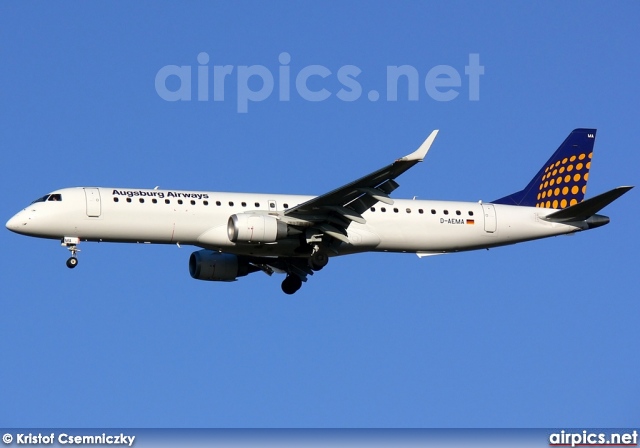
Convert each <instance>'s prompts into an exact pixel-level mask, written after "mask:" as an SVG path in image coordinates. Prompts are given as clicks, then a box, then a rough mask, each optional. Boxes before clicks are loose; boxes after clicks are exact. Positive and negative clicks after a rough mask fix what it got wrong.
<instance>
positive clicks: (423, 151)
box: [398, 129, 438, 162]
mask: <svg viewBox="0 0 640 448" xmlns="http://www.w3.org/2000/svg"><path fill="white" fill-rule="evenodd" d="M436 135H438V129H436V130H435V131H433V132H432V133H431V135H429V137H427V139H426V140H425V141H424V142H423V143H422V145H420V147H419V148H418V149H417V150H415V151H414V152H412V153H411V154H409V155H408V156H404V157H402V158H400V159H398V162H414V161H415V162H422V160H423V159H424V157H425V156H426V155H427V152H428V151H429V148H431V144H432V143H433V141H434V140H435V139H436Z"/></svg>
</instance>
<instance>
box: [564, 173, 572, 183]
mask: <svg viewBox="0 0 640 448" xmlns="http://www.w3.org/2000/svg"><path fill="white" fill-rule="evenodd" d="M570 180H571V176H569V175H568V174H567V175H566V176H564V181H565V183H566V182H569V181H570Z"/></svg>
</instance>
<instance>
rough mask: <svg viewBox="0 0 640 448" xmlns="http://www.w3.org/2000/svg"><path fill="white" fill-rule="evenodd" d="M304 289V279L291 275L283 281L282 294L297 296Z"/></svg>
mask: <svg viewBox="0 0 640 448" xmlns="http://www.w3.org/2000/svg"><path fill="white" fill-rule="evenodd" d="M300 287H302V279H300V277H298V276H297V275H292V274H289V275H287V278H285V279H284V280H283V281H282V292H284V293H285V294H289V295H291V294H295V292H296V291H298V290H299V289H300Z"/></svg>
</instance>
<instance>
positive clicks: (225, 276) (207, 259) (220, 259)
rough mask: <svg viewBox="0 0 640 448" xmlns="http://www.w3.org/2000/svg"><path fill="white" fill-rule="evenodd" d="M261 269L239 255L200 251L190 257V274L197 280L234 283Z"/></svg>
mask: <svg viewBox="0 0 640 448" xmlns="http://www.w3.org/2000/svg"><path fill="white" fill-rule="evenodd" d="M258 270H259V269H258V268H257V267H255V266H252V265H250V264H249V262H247V261H245V260H243V259H242V258H240V257H238V256H237V255H233V254H222V253H220V252H214V251H212V250H206V249H203V250H199V251H197V252H194V253H192V254H191V256H190V257H189V274H191V277H193V278H195V279H197V280H209V281H214V282H232V281H234V280H235V279H236V278H238V277H244V276H245V275H247V274H250V273H252V272H256V271H258Z"/></svg>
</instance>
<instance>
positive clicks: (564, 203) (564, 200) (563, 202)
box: [560, 199, 567, 208]
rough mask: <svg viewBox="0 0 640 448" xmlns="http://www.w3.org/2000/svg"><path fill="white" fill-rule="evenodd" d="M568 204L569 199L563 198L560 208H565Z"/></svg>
mask: <svg viewBox="0 0 640 448" xmlns="http://www.w3.org/2000/svg"><path fill="white" fill-rule="evenodd" d="M566 206H567V200H566V199H563V200H562V201H560V208H565V207H566Z"/></svg>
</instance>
